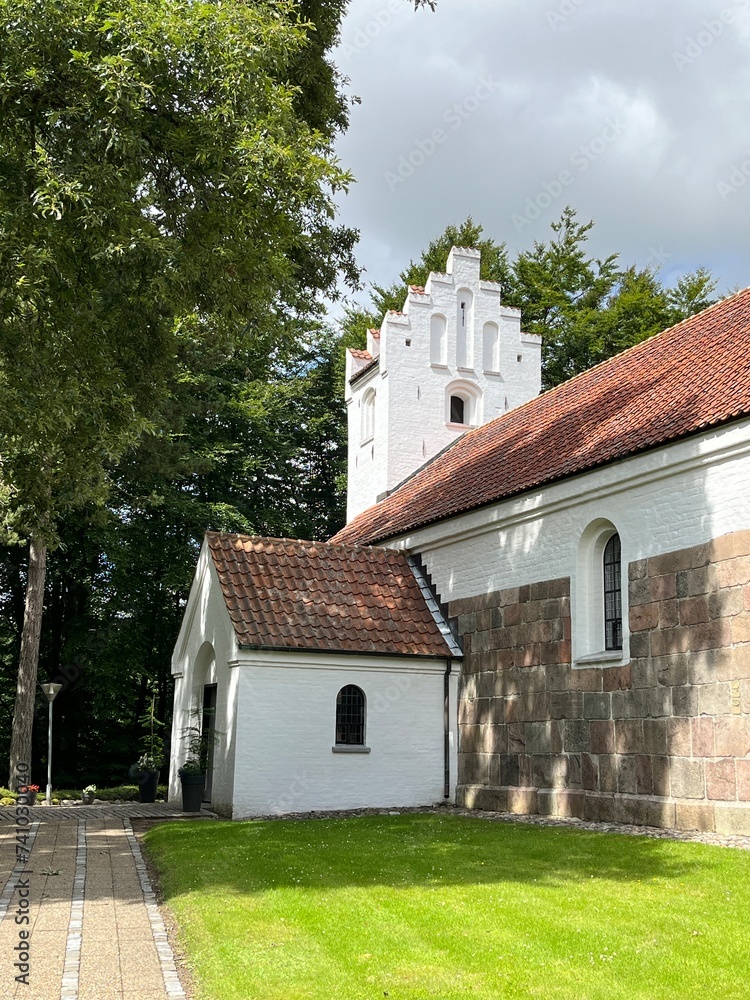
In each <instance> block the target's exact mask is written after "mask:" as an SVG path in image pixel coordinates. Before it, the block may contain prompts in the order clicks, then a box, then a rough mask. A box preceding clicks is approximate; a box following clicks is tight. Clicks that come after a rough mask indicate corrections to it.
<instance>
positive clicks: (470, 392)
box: [346, 247, 542, 521]
mask: <svg viewBox="0 0 750 1000" xmlns="http://www.w3.org/2000/svg"><path fill="white" fill-rule="evenodd" d="M480 262H481V255H480V252H479V251H478V250H471V249H464V248H462V247H453V249H452V250H451V252H450V254H449V256H448V262H447V265H446V270H445V274H437V273H436V272H432V273H431V274H430V277H429V278H428V280H427V284H426V285H425V286H424V288H421V287H416V286H412V287H410V289H409V292H408V295H407V297H406V301H405V302H404V305H403V308H402V310H401V311H399V312H389V313H388V314H387V315H386V316H385V317H384V318H383V322H382V324H381V326H380V329H379V330H370V331H368V334H367V349H366V350H365V351H357V350H348V351H347V357H346V405H347V413H348V428H349V452H348V492H347V520H349V521H351V520H352V518H354V517H356V516H357V514H359V513H361V512H362V511H363V510H366V509H367V508H368V507H371V506H372V505H373V504H374V503H376V502H377V501H378V500H381V499H383V497H385V496H387V495H388V493H391V492H392V491H393V490H394V489H395V488H396V487H397V486H399V485H400V484H401V483H402V482H403V481H404V480H405V479H406V478H408V477H409V476H411V475H412V474H413V473H414V472H416V471H417V469H419V468H421V466H423V465H424V464H425V463H427V462H429V460H430V459H432V458H434V457H435V455H437V454H438V452H440V451H443V450H444V449H445V448H446V447H447V446H448V445H450V444H451V443H452V442H453V441H455V440H456V438H458V437H460V435H462V434H465V433H466V432H467V431H469V430H471V428H472V427H479V426H481V425H482V424H486V423H488V422H489V421H490V420H495V419H496V418H498V417H502V415H503V414H504V413H507V412H508V411H509V410H512V409H514V408H515V407H517V406H520V405H521V404H522V403H526V402H528V400H530V399H533V397H534V396H537V395H538V394H539V391H540V389H541V347H542V341H541V337H537V336H534V335H532V334H525V333H522V332H521V313H520V311H519V310H518V309H511V308H510V307H508V306H504V305H503V304H502V300H501V294H500V293H501V289H500V285H498V284H496V283H495V282H493V281H482V280H481V279H480V277H479V266H480Z"/></svg>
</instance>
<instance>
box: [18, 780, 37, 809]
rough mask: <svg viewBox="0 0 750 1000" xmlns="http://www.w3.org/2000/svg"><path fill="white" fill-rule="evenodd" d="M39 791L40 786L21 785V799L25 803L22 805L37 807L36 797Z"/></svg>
mask: <svg viewBox="0 0 750 1000" xmlns="http://www.w3.org/2000/svg"><path fill="white" fill-rule="evenodd" d="M38 791H39V785H21V787H20V789H19V799H20V798H22V799H23V800H24V801H23V802H22V803H21V805H26V806H33V805H36V797H37V793H38Z"/></svg>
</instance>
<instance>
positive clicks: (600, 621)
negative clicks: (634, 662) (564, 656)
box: [571, 517, 629, 663]
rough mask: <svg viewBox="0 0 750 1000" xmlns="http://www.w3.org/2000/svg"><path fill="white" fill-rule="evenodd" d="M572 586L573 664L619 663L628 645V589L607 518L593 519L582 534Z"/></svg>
mask: <svg viewBox="0 0 750 1000" xmlns="http://www.w3.org/2000/svg"><path fill="white" fill-rule="evenodd" d="M571 584H573V593H572V597H573V601H572V609H573V620H572V627H573V640H574V655H575V661H576V663H591V662H598V661H601V662H602V663H610V662H614V661H615V660H621V659H622V657H623V655H625V652H626V649H627V645H628V642H629V636H628V621H627V619H628V613H627V590H625V592H624V594H623V578H622V545H621V536H620V533H619V532H618V530H617V526H616V525H615V524H614V523H613V522H612V521H610V520H609V519H607V518H604V517H599V518H596V520H594V521H591V522H590V523H589V524H588V525H587V527H586V528H585V529H584V531H583V533H582V534H581V538H580V541H579V543H578V558H577V561H576V573H575V580H571Z"/></svg>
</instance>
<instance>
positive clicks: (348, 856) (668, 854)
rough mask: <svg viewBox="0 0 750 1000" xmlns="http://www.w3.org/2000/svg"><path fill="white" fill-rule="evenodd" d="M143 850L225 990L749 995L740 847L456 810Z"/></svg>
mask: <svg viewBox="0 0 750 1000" xmlns="http://www.w3.org/2000/svg"><path fill="white" fill-rule="evenodd" d="M146 848H147V850H148V853H149V855H150V856H151V858H152V860H153V861H154V863H155V865H156V867H157V869H158V871H159V873H160V883H161V889H162V891H163V893H164V896H165V899H166V901H167V903H168V904H169V907H170V909H171V910H172V912H173V913H174V915H175V918H176V920H177V922H178V925H179V927H180V931H181V940H182V942H183V945H184V948H185V953H186V957H187V959H188V961H190V962H191V964H192V965H193V968H194V969H195V970H196V976H197V982H196V986H197V987H198V992H199V994H200V995H202V996H206V997H211V998H212V1000H230V998H231V1000H235V998H240V997H260V996H262V997H264V998H268V1000H282V998H287V997H293V996H302V995H304V996H305V997H309V998H311V1000H324V998H325V1000H327V998H329V997H332V996H335V997H347V998H351V1000H369V998H373V997H382V996H383V994H386V993H387V994H388V995H389V996H391V997H400V998H404V1000H407V998H408V1000H421V998H423V997H427V996H430V995H432V996H437V997H440V998H441V1000H465V998H466V997H467V996H471V997H475V998H476V1000H496V998H498V997H508V998H516V997H518V998H520V997H531V996H536V997H544V998H549V1000H581V998H582V997H589V998H592V1000H593V998H596V1000H605V998H606V1000H633V998H639V1000H646V998H657V997H658V998H664V1000H666V998H668V997H680V998H684V1000H701V998H703V997H705V996H706V995H707V994H710V996H711V997H716V998H726V1000H729V998H735V997H742V996H745V995H746V993H747V962H746V952H747V947H746V943H745V942H746V941H747V939H748V936H749V935H750V867H749V866H748V864H747V857H746V854H745V852H744V851H741V850H736V849H727V848H720V847H710V846H707V845H704V844H697V843H684V842H675V841H668V840H658V839H652V838H648V837H633V836H615V835H612V834H601V833H592V832H589V831H581V830H576V829H571V828H564V827H563V828H561V827H540V826H532V825H526V824H512V823H499V822H492V821H486V820H481V819H477V818H476V817H465V816H456V815H450V814H448V815H440V814H437V815H413V814H412V815H402V816H396V817H390V816H370V817H357V818H348V819H315V820H307V821H305V820H303V821H298V822H284V821H279V820H275V821H268V822H250V823H218V824H206V823H205V822H192V823H163V824H159V825H158V826H155V827H154V828H153V829H151V830H149V831H148V833H147V834H146ZM457 926H460V929H461V930H460V933H457Z"/></svg>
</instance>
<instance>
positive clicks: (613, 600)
mask: <svg viewBox="0 0 750 1000" xmlns="http://www.w3.org/2000/svg"><path fill="white" fill-rule="evenodd" d="M604 648H605V649H622V556H621V552H620V536H619V535H612V537H611V538H610V540H609V541H608V542H607V544H606V545H605V547H604Z"/></svg>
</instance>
